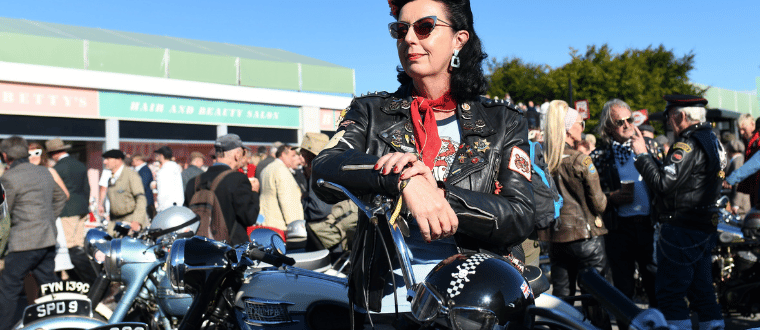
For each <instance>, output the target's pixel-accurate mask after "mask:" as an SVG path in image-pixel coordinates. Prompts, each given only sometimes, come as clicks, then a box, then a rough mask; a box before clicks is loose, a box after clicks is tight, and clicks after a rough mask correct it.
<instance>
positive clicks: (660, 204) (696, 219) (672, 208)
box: [635, 123, 723, 231]
mask: <svg viewBox="0 0 760 330" xmlns="http://www.w3.org/2000/svg"><path fill="white" fill-rule="evenodd" d="M711 128H712V127H711V126H710V124H709V123H699V124H695V125H691V126H689V127H687V128H686V129H684V131H683V132H681V134H680V135H679V137H678V138H676V141H675V143H673V146H672V147H671V148H670V152H669V153H668V156H667V157H665V160H664V162H663V164H662V165H661V166H658V165H657V164H656V163H655V161H654V159H653V158H652V156H649V155H648V156H643V157H639V158H637V159H636V163H635V164H636V169H637V170H638V171H639V173H640V174H641V176H642V177H643V178H644V181H645V182H646V183H647V185H648V186H649V188H650V189H651V190H652V191H653V192H654V193H656V194H657V198H656V203H655V206H656V207H657V211H658V214H659V220H660V222H666V223H671V224H674V225H677V226H681V227H687V228H692V229H699V230H704V231H715V230H716V226H717V225H718V223H717V220H718V217H717V213H718V210H717V208H715V201H716V200H717V199H718V197H720V190H721V188H722V186H721V184H722V181H723V171H722V168H721V165H720V163H721V162H720V156H719V154H718V153H719V152H722V151H718V145H717V137H716V136H715V134H713V133H712V130H711Z"/></svg>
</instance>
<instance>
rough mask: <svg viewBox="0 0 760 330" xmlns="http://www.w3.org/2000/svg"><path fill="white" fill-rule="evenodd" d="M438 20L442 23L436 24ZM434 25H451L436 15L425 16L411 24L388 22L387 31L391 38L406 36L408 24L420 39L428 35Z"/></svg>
mask: <svg viewBox="0 0 760 330" xmlns="http://www.w3.org/2000/svg"><path fill="white" fill-rule="evenodd" d="M438 22H441V23H443V24H438ZM436 25H442V26H448V27H451V24H449V23H446V22H444V21H443V20H440V19H438V17H436V16H427V17H423V18H420V19H418V20H417V21H416V22H414V23H412V24H409V23H407V22H392V23H390V24H388V31H390V33H391V37H393V39H404V38H406V34H407V33H409V26H412V27H414V33H415V34H417V39H420V40H422V39H425V38H427V37H428V36H430V33H432V32H433V29H434V28H435V26H436Z"/></svg>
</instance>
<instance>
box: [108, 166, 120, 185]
mask: <svg viewBox="0 0 760 330" xmlns="http://www.w3.org/2000/svg"><path fill="white" fill-rule="evenodd" d="M123 170H124V165H121V166H119V169H118V170H116V173H114V174H113V176H111V177H110V178H109V179H110V180H111V184H114V183H116V180H119V176H120V175H121V172H122V171H123ZM103 172H105V171H103ZM109 172H110V171H109Z"/></svg>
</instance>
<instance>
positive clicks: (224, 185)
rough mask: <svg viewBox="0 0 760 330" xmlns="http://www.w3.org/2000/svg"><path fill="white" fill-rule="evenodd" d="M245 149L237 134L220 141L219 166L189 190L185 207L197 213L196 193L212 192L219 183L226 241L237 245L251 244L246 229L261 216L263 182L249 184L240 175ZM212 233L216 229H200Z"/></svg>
mask: <svg viewBox="0 0 760 330" xmlns="http://www.w3.org/2000/svg"><path fill="white" fill-rule="evenodd" d="M244 149H247V148H246V147H244V146H243V142H242V141H241V140H240V137H239V136H238V135H237V134H226V135H222V136H220V137H218V138H217V139H216V142H215V143H214V153H215V155H216V163H214V164H213V165H211V167H209V168H208V170H206V172H205V173H202V174H200V175H198V176H196V177H195V179H192V180H190V181H189V182H188V183H187V186H185V206H187V207H189V208H190V209H193V208H195V207H196V206H194V205H193V204H192V203H193V202H192V200H193V195H195V193H196V191H198V189H201V188H203V187H208V189H210V188H211V186H213V184H214V182H217V185H216V187H214V188H215V189H212V190H213V192H214V194H215V195H216V198H217V200H218V201H219V205H220V206H221V210H222V213H223V216H224V219H223V220H224V224H225V226H226V227H227V230H228V232H227V233H226V235H224V236H226V238H225V239H226V240H227V241H228V242H229V243H230V244H233V245H235V244H240V243H244V242H248V241H249V240H248V233H247V231H246V229H247V228H248V227H250V226H253V225H254V224H255V223H256V219H257V218H258V216H259V193H258V191H259V182H258V180H251V181H249V180H248V177H247V176H246V175H245V174H243V173H240V172H238V169H239V168H240V167H241V166H242V164H243V162H244V158H245V150H244ZM217 220H218V219H213V221H217ZM210 225H212V226H213V224H210ZM212 231H213V229H212V228H199V229H198V233H199V235H204V236H205V235H208V233H210V232H212ZM218 237H219V236H217V238H215V239H219V238H218Z"/></svg>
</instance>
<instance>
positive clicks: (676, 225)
mask: <svg viewBox="0 0 760 330" xmlns="http://www.w3.org/2000/svg"><path fill="white" fill-rule="evenodd" d="M664 99H665V100H666V101H668V105H667V106H666V108H665V118H666V121H667V123H668V125H670V126H671V127H672V128H673V131H674V132H675V134H676V136H677V137H676V140H675V143H674V144H673V146H672V147H671V149H670V152H669V154H668V156H667V157H665V161H664V163H663V164H662V165H659V164H657V163H656V162H655V161H654V159H653V158H652V156H651V155H650V154H649V153H648V152H647V150H646V145H645V142H644V139H643V138H642V136H641V132H640V131H638V130H636V134H635V135H634V137H633V138H632V141H633V151H634V152H635V153H636V163H635V164H636V168H637V169H638V170H639V173H641V175H642V177H643V178H644V181H646V183H647V185H648V186H649V187H650V188H651V189H652V191H653V192H655V193H656V194H657V198H656V200H657V203H656V207H657V210H658V215H659V221H660V222H661V223H662V229H661V233H660V237H659V239H658V241H657V260H658V268H657V277H656V287H657V302H658V303H659V309H660V310H661V311H662V312H663V314H664V315H665V318H666V319H667V320H668V323H669V324H670V325H672V326H675V327H676V328H678V329H691V320H690V319H689V308H687V306H686V302H685V301H684V297H688V300H689V303H690V304H691V306H690V307H691V309H692V310H694V311H695V312H696V313H697V315H698V316H699V321H700V324H699V328H700V329H723V327H724V325H723V317H722V315H721V309H720V306H718V304H717V302H716V298H715V291H714V290H713V286H712V279H711V268H710V267H711V251H712V249H713V248H714V247H715V244H716V238H717V235H716V228H717V225H718V210H717V208H716V207H715V206H714V205H715V201H716V200H717V198H718V197H719V196H720V190H721V185H722V181H723V178H724V177H725V175H724V173H723V168H725V165H726V156H725V152H724V151H723V148H722V146H721V144H720V142H719V141H718V138H717V137H716V136H715V134H714V133H713V132H712V129H711V128H712V127H711V125H710V124H709V123H707V122H705V113H706V110H705V108H704V107H705V105H707V100H706V99H704V98H702V97H698V96H690V95H666V96H665V97H664Z"/></svg>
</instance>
